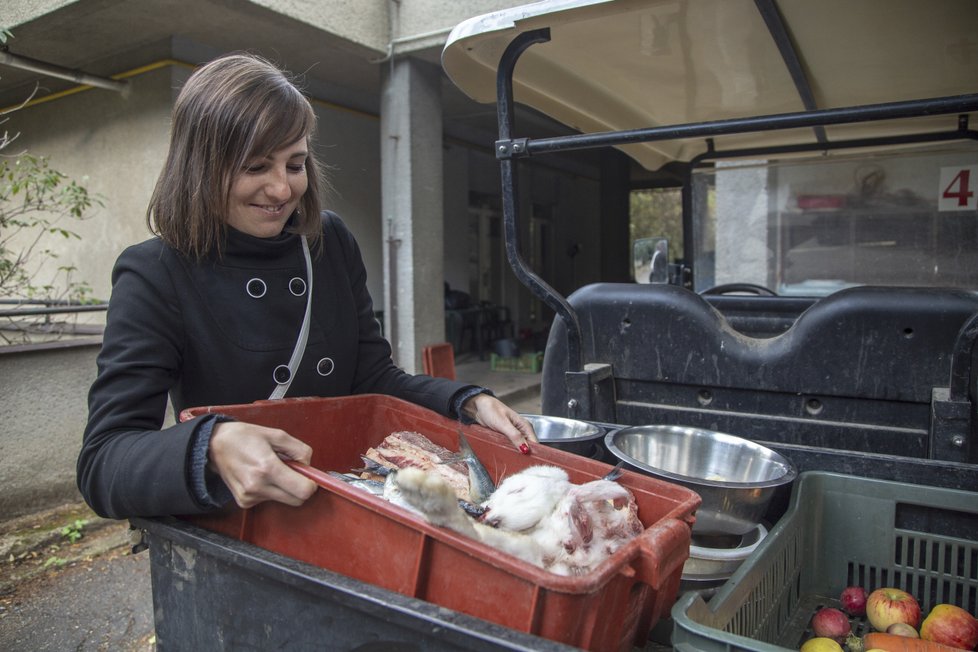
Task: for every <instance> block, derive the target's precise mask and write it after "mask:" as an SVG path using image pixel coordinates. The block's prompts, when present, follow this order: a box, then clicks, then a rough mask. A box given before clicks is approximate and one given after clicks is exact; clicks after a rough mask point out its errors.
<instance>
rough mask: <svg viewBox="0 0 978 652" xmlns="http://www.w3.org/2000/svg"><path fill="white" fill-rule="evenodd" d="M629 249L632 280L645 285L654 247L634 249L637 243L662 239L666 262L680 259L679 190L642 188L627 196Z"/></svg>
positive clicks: (681, 228)
mask: <svg viewBox="0 0 978 652" xmlns="http://www.w3.org/2000/svg"><path fill="white" fill-rule="evenodd" d="M628 229H629V237H630V241H629V243H628V244H629V247H628V250H629V251H631V252H634V256H635V260H633V261H632V262H633V264H632V270H633V275H634V280H635V281H637V282H639V283H648V282H649V277H650V272H651V269H650V265H651V261H652V256H653V255H654V246H653V245H652V243H650V244H649V247H644V248H643V247H639V248H636V247H635V243H636V241H642V240H650V239H655V240H659V239H665V240H666V242H667V243H668V252H669V253H668V262H670V263H676V262H678V261H679V260H680V259H681V258H682V256H683V198H682V190H681V189H680V188H644V189H641V190H633V191H631V194H630V197H629V225H628Z"/></svg>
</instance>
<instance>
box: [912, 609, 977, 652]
mask: <svg viewBox="0 0 978 652" xmlns="http://www.w3.org/2000/svg"><path fill="white" fill-rule="evenodd" d="M920 638H922V639H924V640H925V641H934V642H935V643H941V644H943V645H950V646H951V647H959V648H961V649H963V650H973V649H975V646H976V645H978V619H975V617H974V616H972V615H971V614H970V613H968V612H967V611H965V610H964V609H962V608H961V607H956V606H954V605H953V604H939V605H935V606H934V608H933V609H931V610H930V613H929V614H927V618H925V619H924V623H923V624H922V625H921V626H920Z"/></svg>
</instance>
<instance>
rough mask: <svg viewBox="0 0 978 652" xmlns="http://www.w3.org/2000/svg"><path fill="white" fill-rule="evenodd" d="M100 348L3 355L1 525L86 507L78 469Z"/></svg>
mask: <svg viewBox="0 0 978 652" xmlns="http://www.w3.org/2000/svg"><path fill="white" fill-rule="evenodd" d="M98 351H99V343H98V342H97V341H96V342H94V343H91V342H89V343H88V344H81V345H76V346H69V347H64V346H61V345H55V348H49V349H44V350H38V349H34V350H9V349H8V350H4V349H0V396H2V397H3V400H2V401H0V487H3V491H0V519H5V518H11V517H14V516H20V515H23V514H28V513H31V512H32V511H34V510H37V509H41V508H44V507H50V506H53V505H59V504H62V503H66V502H70V501H75V500H79V499H80V494H79V493H78V489H77V488H76V486H75V461H76V459H77V457H78V451H79V450H80V448H81V440H82V432H83V430H84V428H85V421H86V418H87V414H88V405H87V399H88V387H89V385H91V383H92V381H93V380H94V379H95V356H96V355H98Z"/></svg>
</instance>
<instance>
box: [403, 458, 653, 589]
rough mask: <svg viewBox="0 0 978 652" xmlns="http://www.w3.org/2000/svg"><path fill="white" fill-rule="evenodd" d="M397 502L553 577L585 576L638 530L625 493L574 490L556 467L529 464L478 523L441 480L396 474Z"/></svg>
mask: <svg viewBox="0 0 978 652" xmlns="http://www.w3.org/2000/svg"><path fill="white" fill-rule="evenodd" d="M397 483H398V485H400V488H401V494H402V496H403V498H404V499H405V500H406V501H407V502H408V503H409V504H411V505H413V506H414V507H415V508H416V509H417V510H418V511H419V512H421V514H422V515H423V516H424V517H425V518H426V519H427V520H428V521H429V522H431V523H432V524H434V525H438V526H442V527H447V528H450V529H452V530H454V531H456V532H458V533H459V534H463V535H465V536H469V537H471V538H473V539H476V540H478V541H482V542H483V543H485V544H487V545H490V546H492V547H494V548H497V549H499V550H502V551H503V552H506V553H509V554H511V555H514V556H516V557H519V558H520V559H523V560H524V561H527V562H530V563H532V564H535V565H536V566H539V567H541V568H544V569H546V570H549V571H550V572H553V573H556V574H558V575H583V574H585V573H588V572H590V571H591V570H592V569H594V568H595V567H596V566H597V565H598V564H600V563H601V562H602V561H604V560H605V559H607V558H608V557H609V556H611V555H612V554H613V553H614V552H615V551H616V550H618V549H619V548H620V547H621V546H623V545H625V544H626V543H627V542H628V541H630V540H631V539H633V538H634V537H636V536H638V535H639V534H641V533H642V531H643V529H644V527H643V525H642V522H641V521H640V520H639V519H638V506H637V505H636V503H635V498H634V496H632V494H631V492H630V491H628V489H626V488H625V487H623V486H621V485H620V484H618V483H617V482H613V481H611V480H603V479H602V480H594V481H592V482H587V483H584V484H581V485H575V484H573V483H571V482H570V480H569V479H568V476H567V473H566V472H565V471H564V470H563V469H560V468H557V467H554V466H531V467H529V468H527V469H525V470H523V471H521V472H519V473H516V474H513V475H511V476H509V477H507V478H506V479H505V480H503V482H502V483H500V485H499V487H498V488H497V489H496V491H495V492H494V493H493V494H492V496H490V498H489V499H488V500H487V501H486V502H485V503H483V506H484V507H485V508H486V513H485V515H484V517H483V519H482V522H478V521H475V520H473V519H472V518H470V517H469V516H467V515H466V514H465V513H464V512H463V511H462V510H461V509H460V508H459V506H458V503H457V501H456V498H455V493H454V492H453V491H452V488H451V487H450V486H449V485H448V484H447V483H446V482H445V481H444V480H443V479H442V478H440V477H439V476H437V475H435V474H431V473H425V472H424V471H421V470H417V469H404V470H402V471H401V472H399V473H398V475H397Z"/></svg>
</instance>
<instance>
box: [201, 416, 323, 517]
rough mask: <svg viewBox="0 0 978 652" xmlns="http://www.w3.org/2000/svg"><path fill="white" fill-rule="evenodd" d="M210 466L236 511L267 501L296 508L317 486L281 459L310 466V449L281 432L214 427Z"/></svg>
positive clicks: (243, 425) (240, 426)
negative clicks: (232, 499) (227, 492)
mask: <svg viewBox="0 0 978 652" xmlns="http://www.w3.org/2000/svg"><path fill="white" fill-rule="evenodd" d="M207 456H208V460H209V466H210V468H211V469H212V470H213V471H216V472H217V473H218V474H219V475H220V476H221V479H222V480H224V484H226V485H227V486H228V489H230V490H231V493H232V494H233V495H234V500H235V502H236V503H237V504H238V506H239V507H242V508H246V507H252V506H254V505H257V504H258V503H261V502H264V501H266V500H274V501H277V502H280V503H285V504H286V505H293V506H298V505H301V504H302V503H304V502H305V501H306V500H307V499H308V498H309V497H310V496H312V494H313V493H315V491H316V483H315V482H313V481H312V480H310V479H309V478H306V477H305V476H303V475H300V474H299V473H297V472H296V471H293V470H292V469H291V468H289V467H288V466H287V465H286V464H285V462H283V461H282V458H287V459H291V460H295V461H297V462H302V463H304V464H309V462H310V460H311V459H312V448H310V447H309V446H308V445H307V444H305V443H304V442H301V441H299V440H298V439H296V438H295V437H292V436H291V435H289V434H288V433H287V432H285V431H284V430H278V429H276V428H265V427H264V426H256V425H254V424H250V423H241V422H238V421H226V422H224V423H219V424H217V425H215V426H214V431H213V433H212V434H211V441H210V447H209V448H208V451H207Z"/></svg>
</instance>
